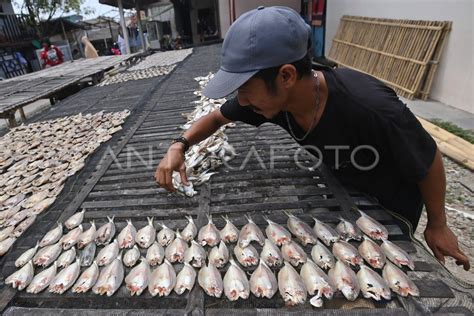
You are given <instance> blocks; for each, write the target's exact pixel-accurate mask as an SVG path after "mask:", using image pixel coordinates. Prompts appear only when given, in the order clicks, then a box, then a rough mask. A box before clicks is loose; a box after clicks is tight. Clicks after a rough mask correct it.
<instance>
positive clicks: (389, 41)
mask: <svg viewBox="0 0 474 316" xmlns="http://www.w3.org/2000/svg"><path fill="white" fill-rule="evenodd" d="M451 26H452V23H451V22H444V21H415V20H394V19H380V18H369V17H358V16H347V15H345V16H343V17H342V18H341V21H340V24H339V28H338V30H337V33H336V36H335V37H334V39H333V43H332V47H331V50H330V52H329V56H328V57H329V59H331V60H333V61H334V62H336V63H337V64H338V65H339V66H342V67H347V68H352V69H355V70H358V71H361V72H364V73H367V74H370V75H372V76H374V77H376V78H378V79H379V80H381V81H383V82H384V83H386V84H387V85H389V86H391V87H392V88H393V89H394V90H395V91H396V92H397V93H398V94H399V95H401V96H403V97H406V98H409V99H413V98H414V97H421V98H423V99H427V98H428V95H429V92H430V89H431V85H432V83H433V79H434V76H435V73H436V70H437V67H438V64H439V60H440V58H441V54H442V51H443V47H444V45H445V42H446V37H447V34H448V33H449V31H450V30H451Z"/></svg>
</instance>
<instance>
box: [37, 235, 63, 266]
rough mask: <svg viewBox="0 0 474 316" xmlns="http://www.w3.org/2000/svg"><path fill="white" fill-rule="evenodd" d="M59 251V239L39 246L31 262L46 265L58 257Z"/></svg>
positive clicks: (60, 249)
mask: <svg viewBox="0 0 474 316" xmlns="http://www.w3.org/2000/svg"><path fill="white" fill-rule="evenodd" d="M61 251H62V244H61V241H58V242H57V243H55V244H52V245H49V246H46V247H44V248H41V249H40V250H39V251H38V252H37V253H36V255H35V256H34V257H33V263H34V264H35V265H37V266H42V267H47V266H49V265H50V264H51V263H52V262H54V261H55V260H56V259H57V258H58V257H59V254H60V253H61Z"/></svg>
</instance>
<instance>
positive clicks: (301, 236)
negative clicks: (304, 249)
mask: <svg viewBox="0 0 474 316" xmlns="http://www.w3.org/2000/svg"><path fill="white" fill-rule="evenodd" d="M285 214H286V216H288V220H287V222H286V225H287V226H288V229H289V230H290V232H291V233H292V234H293V235H295V236H296V238H298V240H299V241H301V243H302V244H303V246H306V245H307V244H316V241H317V240H318V238H317V237H316V234H315V233H314V231H313V230H312V229H311V227H309V225H308V224H306V223H305V222H303V221H302V220H300V219H299V218H298V217H296V216H295V215H293V214H291V213H290V212H285Z"/></svg>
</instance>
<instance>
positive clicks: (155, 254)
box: [146, 241, 165, 267]
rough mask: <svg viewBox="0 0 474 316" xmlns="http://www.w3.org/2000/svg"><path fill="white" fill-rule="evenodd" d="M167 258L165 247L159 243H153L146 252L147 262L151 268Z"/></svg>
mask: <svg viewBox="0 0 474 316" xmlns="http://www.w3.org/2000/svg"><path fill="white" fill-rule="evenodd" d="M164 258H165V250H164V249H163V247H162V246H161V245H160V244H159V243H158V242H157V241H155V242H153V245H151V246H150V248H148V250H147V251H146V261H147V262H148V264H149V265H150V266H152V267H153V266H156V265H159V264H161V263H162V262H163V259H164Z"/></svg>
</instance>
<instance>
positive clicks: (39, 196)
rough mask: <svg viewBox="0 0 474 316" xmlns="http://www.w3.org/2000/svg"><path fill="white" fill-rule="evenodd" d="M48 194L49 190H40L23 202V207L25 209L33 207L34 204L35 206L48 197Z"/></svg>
mask: <svg viewBox="0 0 474 316" xmlns="http://www.w3.org/2000/svg"><path fill="white" fill-rule="evenodd" d="M48 194H49V191H48V190H45V191H40V192H38V193H35V194H33V195H32V196H30V197H29V198H28V199H26V200H25V201H24V202H23V203H22V206H23V208H25V209H29V208H32V207H33V206H35V205H36V204H38V203H39V202H41V201H42V200H44V199H45V198H47V197H48Z"/></svg>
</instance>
